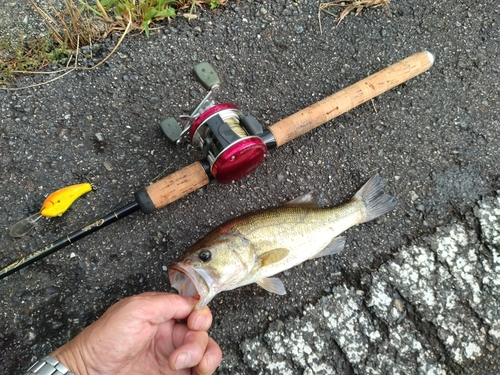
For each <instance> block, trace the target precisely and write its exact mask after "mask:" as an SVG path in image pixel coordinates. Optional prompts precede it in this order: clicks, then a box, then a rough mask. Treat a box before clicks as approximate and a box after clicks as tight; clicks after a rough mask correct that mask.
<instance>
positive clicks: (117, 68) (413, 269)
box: [0, 0, 500, 374]
mask: <svg viewBox="0 0 500 375" xmlns="http://www.w3.org/2000/svg"><path fill="white" fill-rule="evenodd" d="M12 4H14V3H12V2H3V3H2V4H0V14H1V15H8V16H7V17H5V16H0V19H1V21H0V30H1V31H2V35H7V34H11V35H16V34H17V30H18V29H20V28H22V29H23V30H26V31H28V32H30V33H32V32H33V33H37V32H38V31H37V30H39V28H40V27H41V22H40V20H39V19H38V18H37V16H36V14H35V13H33V11H32V10H29V9H28V8H26V9H24V8H22V7H24V6H25V5H17V3H16V5H12ZM26 6H27V5H26ZM318 6H319V2H317V1H310V0H309V1H308V0H298V1H296V2H289V1H286V0H276V1H266V0H261V1H252V2H239V3H237V2H229V4H228V5H227V6H226V7H224V8H220V9H216V10H215V11H209V10H204V11H201V10H198V12H199V13H198V18H197V19H195V20H191V21H189V20H187V19H185V18H184V17H177V18H175V19H174V20H173V21H171V22H165V23H162V24H161V25H159V27H158V28H156V29H155V30H153V32H152V34H151V37H150V38H149V39H147V38H146V37H145V36H144V35H131V36H129V37H127V38H126V39H125V41H124V43H123V44H122V45H121V46H120V47H119V49H118V51H117V53H115V54H114V55H113V56H111V58H110V59H109V60H107V62H106V63H104V64H103V65H101V66H99V67H98V68H96V69H93V70H79V71H74V72H72V73H70V74H68V75H66V76H65V77H63V78H62V79H60V80H57V81H55V82H53V83H51V84H47V85H41V86H36V87H32V88H28V89H23V90H18V91H7V90H1V91H0V114H1V116H0V166H1V168H0V176H1V178H0V186H1V188H2V190H1V191H2V193H1V194H0V224H1V227H2V231H1V233H0V243H1V244H2V246H1V247H0V260H1V262H2V264H8V263H10V262H11V261H13V260H15V259H17V258H19V257H21V256H23V255H25V254H28V253H30V252H32V251H34V250H36V249H38V248H39V247H41V246H43V245H44V244H47V243H48V242H50V241H52V240H54V239H56V238H59V237H61V236H63V235H64V234H66V233H68V232H70V231H73V230H75V229H77V228H81V227H82V226H84V225H86V224H88V223H90V222H92V221H93V219H94V218H96V217H98V216H100V215H102V214H104V213H107V212H109V211H111V210H112V209H113V208H115V207H119V206H121V205H124V204H125V203H127V202H130V201H131V200H133V192H134V191H137V190H138V189H139V188H141V187H142V186H144V185H146V184H147V183H148V182H150V181H152V180H153V179H154V178H155V177H156V176H158V175H162V176H163V175H166V174H169V173H171V172H173V171H175V170H178V169H180V168H182V167H184V166H186V165H188V164H190V163H192V162H194V161H195V160H199V159H200V157H201V156H200V154H199V153H198V152H197V151H195V150H190V149H189V148H188V147H186V146H179V147H175V146H172V145H170V144H169V143H168V142H166V140H165V139H164V138H163V137H162V135H161V132H160V130H159V129H158V127H157V124H158V123H159V121H161V120H163V119H164V118H166V117H169V116H179V115H180V114H182V113H184V111H185V110H187V109H189V108H192V107H193V106H194V105H196V104H197V101H199V100H200V98H202V97H203V95H204V90H203V89H202V88H201V87H200V86H199V85H198V84H197V83H196V82H195V80H194V79H193V78H192V77H191V73H190V70H191V67H192V66H193V65H195V64H196V63H198V62H201V61H209V62H210V63H211V64H212V65H213V66H214V67H215V68H216V70H217V72H218V74H219V76H220V77H221V79H222V87H221V93H220V95H219V97H218V100H219V101H220V102H224V101H229V102H234V103H235V104H236V105H238V106H239V107H240V108H241V110H242V111H243V112H244V113H247V114H251V115H253V116H255V117H256V118H258V119H259V120H260V121H261V123H262V124H263V125H264V126H265V127H266V126H269V125H272V124H273V123H275V122H277V121H278V120H280V119H282V118H285V117H286V116H288V115H291V114H293V113H295V112H297V111H299V110H300V109H302V108H304V107H306V106H308V105H310V104H313V103H315V102H317V101H318V100H320V99H322V98H324V97H326V96H328V95H330V94H332V93H335V92H337V91H339V90H340V89H342V88H343V87H346V86H347V85H350V84H352V83H354V82H357V81H359V80H361V79H362V78H364V77H366V76H368V75H369V74H372V73H374V72H376V71H378V70H380V69H382V68H384V67H386V66H388V65H390V64H392V63H394V62H396V61H399V60H401V59H403V58H405V57H407V56H410V55H411V54H413V53H415V52H418V51H421V50H424V49H425V50H429V51H431V52H433V53H435V55H436V62H435V65H434V66H433V67H432V68H431V69H430V70H429V71H428V72H426V73H424V74H422V75H420V76H418V77H416V78H414V79H412V80H410V81H408V82H407V83H405V84H403V85H401V86H399V87H397V88H395V89H393V90H391V91H390V92H387V93H385V94H383V95H381V96H380V97H377V98H375V99H374V100H373V102H370V103H366V104H363V105H361V106H360V107H358V108H355V109H353V110H351V111H349V112H348V113H346V114H344V115H342V116H340V117H338V118H336V119H335V120H333V121H330V122H329V123H327V124H325V125H323V126H321V127H319V128H317V129H315V130H314V131H312V132H310V133H308V134H306V135H304V136H302V137H300V138H298V139H296V140H294V141H293V142H290V143H288V144H286V145H284V146H283V147H280V148H278V149H276V150H274V151H273V152H271V153H270V154H269V156H268V157H267V160H266V162H265V163H264V164H263V165H262V166H261V167H259V169H258V170H257V171H256V172H255V173H253V174H252V175H251V176H249V177H247V178H245V179H243V180H241V181H239V182H236V183H234V184H230V185H221V184H217V183H212V184H210V185H208V186H206V187H204V188H202V189H200V190H198V191H197V192H195V193H193V194H191V195H189V196H187V197H185V198H183V199H181V200H179V201H176V202H174V203H172V204H171V205H169V206H168V207H166V208H165V209H162V210H160V211H157V212H155V213H153V214H150V215H144V214H142V213H136V214H134V215H132V216H130V217H129V218H125V219H123V220H120V221H118V222H117V223H115V224H113V225H112V226H110V227H107V228H106V229H103V230H101V231H99V232H96V233H94V234H93V235H92V236H89V237H87V238H86V239H83V240H81V241H79V242H78V243H76V244H74V245H72V246H70V247H67V248H65V249H63V250H61V251H59V252H57V253H55V254H53V255H51V256H49V257H47V258H45V259H44V260H42V261H39V262H37V263H35V264H33V265H31V266H29V267H27V268H25V269H23V270H22V271H20V272H19V273H16V274H14V275H11V276H9V277H8V278H6V279H4V280H1V281H0V295H1V298H0V351H1V352H2V360H1V365H2V366H1V367H2V369H3V371H4V372H5V373H7V374H14V373H19V372H21V371H22V370H23V369H25V368H27V366H28V365H29V363H30V362H31V361H34V360H35V359H36V358H38V357H41V356H43V355H45V354H47V353H50V352H51V351H52V350H53V349H55V348H56V347H58V346H60V345H62V344H63V343H64V342H66V341H68V340H69V339H70V338H71V337H73V336H74V335H76V334H77V333H78V332H79V331H81V330H82V329H83V327H85V326H87V325H88V324H90V323H91V322H93V321H94V320H95V319H97V318H98V317H99V316H100V315H101V314H102V313H103V312H104V311H105V310H106V309H107V308H108V307H109V306H110V305H112V304H113V303H114V302H115V301H117V300H119V299H121V298H123V297H126V296H129V295H133V294H137V293H140V292H143V291H148V290H158V291H169V290H170V285H169V282H168V276H167V272H166V266H167V265H168V264H169V263H171V262H172V261H173V260H174V259H175V258H177V257H178V256H179V255H180V254H181V253H182V252H183V251H184V249H185V248H186V247H187V246H188V245H190V244H191V243H193V242H195V241H196V240H197V239H199V238H201V237H202V236H203V235H205V234H206V233H207V232H208V231H209V230H210V229H211V228H213V227H214V226H216V225H218V224H220V223H222V222H224V221H225V220H228V219H230V218H232V217H234V216H236V215H238V214H241V213H244V212H247V211H250V210H254V209H259V208H266V207H271V206H276V205H279V204H282V203H284V202H286V201H289V200H291V199H293V198H295V197H297V196H299V195H301V194H303V193H305V192H308V191H311V190H314V191H315V192H316V193H318V194H319V196H320V199H321V201H322V202H323V203H324V204H325V205H336V204H340V203H342V202H344V201H346V200H347V199H349V198H350V197H351V196H352V195H353V194H354V193H355V192H356V191H357V190H358V189H359V187H361V186H362V185H363V183H364V182H366V181H367V180H368V179H369V178H370V177H371V176H372V175H373V174H375V173H380V175H381V176H382V178H383V179H384V180H385V182H386V186H387V191H388V192H389V193H391V194H392V195H394V196H395V197H396V198H397V199H398V202H399V203H398V206H397V207H396V209H395V210H394V211H392V212H391V213H390V214H388V215H385V216H384V217H382V218H380V219H377V220H376V221H374V222H371V223H368V224H364V225H361V226H358V227H355V228H352V229H350V230H349V231H347V232H346V234H345V235H346V237H347V245H346V248H345V250H344V251H343V252H342V253H340V254H339V255H338V256H332V257H328V258H321V259H316V260H312V261H309V262H306V263H304V264H302V265H300V266H298V267H295V268H293V269H291V270H288V271H286V272H284V273H283V274H282V275H280V278H281V279H282V280H283V282H284V284H285V288H286V290H287V295H285V296H276V295H271V294H269V293H268V292H266V291H264V290H262V289H260V288H259V287H258V286H256V285H251V286H246V287H243V288H240V289H237V290H234V291H231V292H226V293H222V294H220V295H218V296H217V297H216V298H215V299H214V300H213V301H212V302H211V304H210V307H211V309H212V312H213V314H214V323H213V326H212V328H211V331H210V333H211V335H212V336H213V337H214V338H215V340H216V341H217V342H218V343H219V344H220V346H221V348H222V350H223V353H224V360H223V363H222V365H221V366H220V368H219V369H218V373H219V374H278V373H279V374H286V373H290V374H322V373H323V374H386V373H387V374H445V373H446V374H497V373H500V362H499V359H498V358H500V349H499V347H500V342H499V341H500V333H499V332H500V327H499V321H500V319H499V315H498V314H499V313H498V312H499V311H500V309H499V303H500V297H499V294H498V293H499V292H498V290H499V288H498V286H499V279H498V274H499V267H500V265H499V262H500V260H499V259H500V257H499V251H500V250H499V248H500V246H499V238H500V234H499V233H500V229H499V227H498V222H499V220H498V218H499V212H500V204H499V192H498V191H499V190H500V179H499V177H498V176H499V174H498V165H499V164H500V148H498V144H500V131H499V130H500V124H499V120H498V108H499V92H500V90H499V81H498V73H499V70H498V64H496V63H495V62H497V61H499V55H500V54H499V45H500V43H499V42H500V40H499V39H500V35H499V33H498V24H499V20H500V17H499V12H500V10H499V8H498V5H497V4H496V2H495V1H493V0H487V1H483V2H469V1H465V0H459V1H452V0H443V1H439V2H435V1H427V0H426V1H420V2H413V1H410V0H398V1H393V2H391V3H390V12H388V11H387V9H386V8H384V7H379V8H376V9H370V10H364V11H362V12H361V13H360V14H359V15H358V16H357V17H355V16H354V15H353V14H351V15H349V16H347V17H346V18H345V19H344V20H343V21H342V23H340V25H338V26H337V22H336V20H335V18H334V17H333V16H330V15H327V14H322V17H321V22H322V29H323V33H322V34H321V33H320V31H319V22H318ZM21 10H22V11H21ZM24 10H26V12H24ZM332 11H336V10H334V9H333V10H332ZM338 12H340V10H338ZM26 17H27V21H26V23H24V19H25V18H26ZM28 35H31V34H28ZM117 41H118V37H117V36H112V37H110V38H109V39H107V40H105V41H101V42H99V43H96V44H95V45H93V46H92V57H87V58H83V57H82V58H81V59H80V64H82V66H95V65H96V64H97V63H98V62H99V61H100V60H101V59H102V58H104V57H105V56H106V55H107V54H108V53H109V51H111V50H112V49H113V48H114V46H115V44H116V43H117ZM56 68H58V67H54V68H53V69H56ZM56 75H57V74H56V73H53V74H50V75H48V76H46V75H43V76H41V75H29V76H28V75H25V76H19V77H18V78H17V79H16V81H15V82H14V83H13V85H12V88H20V87H25V86H29V85H33V84H38V83H42V82H44V81H45V80H47V79H48V78H54V77H56ZM86 176H88V178H90V180H91V181H92V182H93V183H94V184H95V185H96V186H97V191H96V192H95V193H90V194H87V195H86V196H85V197H82V198H80V199H79V200H77V201H76V202H75V204H74V205H73V206H72V208H71V209H70V210H69V211H68V212H67V213H65V214H64V215H63V216H62V217H60V218H55V219H44V220H42V221H41V222H40V223H39V224H38V225H37V227H36V228H35V229H34V230H33V231H32V233H31V234H30V236H29V237H26V238H23V239H20V240H17V239H13V238H11V237H10V236H9V233H8V229H9V228H10V227H11V226H12V225H13V224H14V223H15V222H16V221H18V220H20V219H22V218H24V217H26V216H28V215H30V214H32V213H35V212H37V210H38V209H39V208H40V205H41V203H42V202H43V200H44V197H45V196H46V195H48V194H49V193H50V192H52V191H55V190H57V189H59V188H61V187H63V186H65V185H69V184H72V183H78V182H82V181H84V180H85V178H86Z"/></svg>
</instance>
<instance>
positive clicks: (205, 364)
mask: <svg viewBox="0 0 500 375" xmlns="http://www.w3.org/2000/svg"><path fill="white" fill-rule="evenodd" d="M221 361H222V351H221V349H220V347H219V345H217V343H216V342H215V341H214V339H212V338H211V337H209V338H208V344H207V349H206V350H205V354H204V355H203V358H202V359H201V361H200V363H199V364H198V366H196V367H195V368H194V369H193V371H194V373H195V374H196V375H209V374H213V373H214V372H215V370H216V369H217V367H218V366H219V365H220V363H221Z"/></svg>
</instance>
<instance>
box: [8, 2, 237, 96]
mask: <svg viewBox="0 0 500 375" xmlns="http://www.w3.org/2000/svg"><path fill="white" fill-rule="evenodd" d="M90 1H92V2H91V3H88V2H87V0H64V3H63V4H64V7H63V9H62V10H61V9H57V8H56V7H55V6H54V5H53V4H52V3H51V2H50V0H48V4H49V5H48V8H47V9H45V8H41V7H40V6H38V5H37V4H36V3H35V2H34V1H33V0H29V2H30V4H31V5H32V6H33V8H34V9H35V10H36V11H37V12H38V13H39V14H40V15H41V17H42V18H43V20H44V21H45V24H46V25H47V28H48V29H49V33H48V36H46V37H41V38H37V39H36V40H31V41H29V42H27V41H25V38H21V43H20V44H19V45H14V46H13V45H10V44H9V43H8V42H7V41H4V40H0V52H2V54H3V55H6V56H8V57H7V58H4V59H3V60H2V61H0V88H2V87H1V86H8V85H9V81H11V80H12V79H13V77H14V75H15V74H22V73H27V72H33V71H38V70H40V69H42V68H43V67H45V66H47V65H50V64H53V63H61V62H65V61H68V64H69V62H70V61H72V63H73V66H72V67H69V66H68V67H67V69H65V70H63V72H64V74H63V75H66V74H67V73H68V71H67V70H75V69H87V68H83V67H78V65H77V63H78V55H79V54H80V53H81V50H80V49H81V48H82V47H83V46H87V45H90V46H92V44H93V43H95V42H97V41H99V40H102V39H105V38H106V37H108V35H109V34H110V33H112V32H116V33H118V34H121V37H120V40H119V42H118V44H117V46H116V47H115V49H113V51H111V53H110V55H111V54H112V53H113V52H114V51H115V50H116V48H117V47H118V45H119V44H120V43H121V42H122V41H123V38H124V37H125V35H126V34H127V33H129V32H131V31H136V32H144V33H145V34H146V36H148V37H149V32H150V25H151V24H152V23H154V22H157V21H160V20H163V19H171V18H173V17H175V16H176V15H177V11H179V10H188V12H189V13H187V15H188V16H189V17H188V18H190V19H191V18H195V17H196V15H195V11H196V9H197V8H201V7H205V8H206V7H207V5H208V6H209V7H210V8H211V9H213V8H216V7H218V6H222V5H225V4H226V2H227V1H228V0H90ZM110 55H108V56H107V57H106V58H105V59H104V60H102V61H101V62H100V63H98V64H97V65H95V66H94V67H97V66H99V65H100V64H102V63H103V62H104V61H105V60H107V59H108V58H109V56H110ZM51 81H52V80H51ZM51 81H48V82H51Z"/></svg>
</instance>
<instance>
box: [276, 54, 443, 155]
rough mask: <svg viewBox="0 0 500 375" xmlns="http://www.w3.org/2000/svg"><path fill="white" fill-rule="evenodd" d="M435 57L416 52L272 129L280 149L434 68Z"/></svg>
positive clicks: (278, 123)
mask: <svg viewBox="0 0 500 375" xmlns="http://www.w3.org/2000/svg"><path fill="white" fill-rule="evenodd" d="M433 63H434V55H433V54H432V53H430V52H428V51H422V52H419V53H416V54H414V55H412V56H410V57H407V58H406V59H404V60H401V61H399V62H397V63H395V64H393V65H391V66H389V67H387V68H385V69H382V70H381V71H379V72H377V73H375V74H372V75H371V76H369V77H367V78H365V79H363V80H361V81H359V82H357V83H355V84H353V85H351V86H349V87H346V88H345V89H343V90H340V91H339V92H337V93H335V94H333V95H331V96H329V97H327V98H325V99H323V100H321V101H319V102H317V103H314V104H313V105H311V106H309V107H307V108H305V109H303V110H301V111H299V112H297V113H295V114H293V115H291V116H289V117H287V118H285V119H283V120H281V121H279V122H277V123H276V124H274V125H271V126H270V127H269V130H270V131H271V133H272V134H273V135H274V138H275V139H276V147H279V146H281V145H283V144H285V143H287V142H289V141H291V140H292V139H295V138H297V137H298V136H300V135H302V134H304V133H307V132H308V131H310V130H312V129H314V128H316V127H318V126H319V125H321V124H324V123H325V122H327V121H330V120H332V119H333V118H335V117H337V116H339V115H341V114H343V113H345V112H347V111H349V110H350V109H352V108H354V107H356V106H358V105H360V104H362V103H364V102H366V101H368V100H370V99H373V98H374V97H376V96H378V95H380V94H382V93H384V92H385V91H388V90H390V89H392V88H393V87H395V86H398V85H400V84H402V83H403V82H405V81H407V80H409V79H411V78H413V77H415V76H417V75H419V74H420V73H423V72H425V71H426V70H428V69H430V67H431V66H432V65H433Z"/></svg>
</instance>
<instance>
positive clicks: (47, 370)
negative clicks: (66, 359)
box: [25, 355, 75, 375]
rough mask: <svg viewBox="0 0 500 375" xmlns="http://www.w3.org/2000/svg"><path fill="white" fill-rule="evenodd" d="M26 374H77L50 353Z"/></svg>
mask: <svg viewBox="0 0 500 375" xmlns="http://www.w3.org/2000/svg"><path fill="white" fill-rule="evenodd" d="M25 375H75V374H74V373H72V372H71V371H69V370H68V368H67V367H66V366H64V365H63V364H62V363H60V362H59V361H58V360H57V359H55V358H52V357H50V356H48V355H46V356H45V357H43V358H42V359H40V360H39V361H37V362H35V364H34V365H33V366H31V367H30V368H29V369H28V371H27V372H26V373H25Z"/></svg>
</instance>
